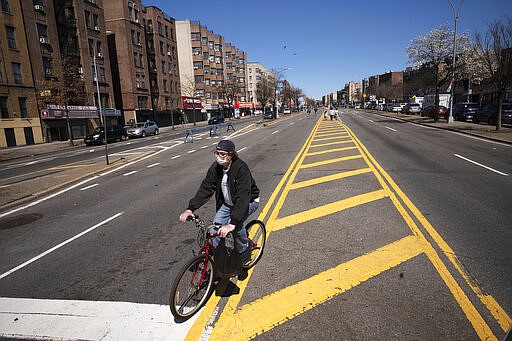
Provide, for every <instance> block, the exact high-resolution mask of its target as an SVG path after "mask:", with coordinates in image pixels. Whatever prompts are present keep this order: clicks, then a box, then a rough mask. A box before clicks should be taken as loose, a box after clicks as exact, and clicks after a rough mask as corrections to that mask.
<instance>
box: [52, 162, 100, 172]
mask: <svg viewBox="0 0 512 341" xmlns="http://www.w3.org/2000/svg"><path fill="white" fill-rule="evenodd" d="M94 165H95V164H94V163H87V164H80V165H64V166H58V167H52V168H48V170H61V169H72V168H81V167H91V166H94Z"/></svg>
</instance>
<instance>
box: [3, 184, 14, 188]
mask: <svg viewBox="0 0 512 341" xmlns="http://www.w3.org/2000/svg"><path fill="white" fill-rule="evenodd" d="M11 186H12V185H1V186H0V188H7V187H11Z"/></svg>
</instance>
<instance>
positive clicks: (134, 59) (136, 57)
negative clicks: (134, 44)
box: [133, 52, 139, 67]
mask: <svg viewBox="0 0 512 341" xmlns="http://www.w3.org/2000/svg"><path fill="white" fill-rule="evenodd" d="M138 60H139V58H138V54H137V52H134V53H133V64H134V65H135V67H137V66H138V64H137V63H138Z"/></svg>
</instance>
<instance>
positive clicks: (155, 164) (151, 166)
mask: <svg viewBox="0 0 512 341" xmlns="http://www.w3.org/2000/svg"><path fill="white" fill-rule="evenodd" d="M159 164H160V162H157V163H154V164H152V165H149V166H148V168H153V167H155V166H158V165H159Z"/></svg>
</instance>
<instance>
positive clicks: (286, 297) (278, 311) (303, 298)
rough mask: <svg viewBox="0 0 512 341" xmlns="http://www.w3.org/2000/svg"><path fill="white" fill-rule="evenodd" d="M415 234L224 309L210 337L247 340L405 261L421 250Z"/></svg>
mask: <svg viewBox="0 0 512 341" xmlns="http://www.w3.org/2000/svg"><path fill="white" fill-rule="evenodd" d="M422 249H423V244H422V243H421V242H419V240H418V238H416V237H415V236H408V237H405V238H402V239H400V240H398V241H396V242H394V243H391V244H388V245H386V246H383V247H381V248H378V249H376V250H374V251H372V252H370V253H368V254H365V255H363V256H360V257H358V258H355V259H352V260H350V261H348V262H346V263H343V264H340V265H338V266H336V267H335V268H332V269H329V270H327V271H324V272H321V273H319V274H317V275H315V276H313V277H310V278H308V279H306V280H303V281H301V282H299V283H297V284H294V285H292V286H289V287H287V288H284V289H282V290H279V291H276V292H274V293H272V294H270V295H268V296H265V297H263V298H261V299H258V300H256V301H254V302H251V303H249V304H246V305H244V306H242V307H241V308H240V309H238V310H233V309H231V310H230V311H225V313H224V314H223V315H222V317H221V318H220V319H219V321H218V322H217V324H216V325H215V328H214V330H213V333H212V335H211V336H210V340H247V339H251V338H253V337H255V336H256V335H258V334H261V333H263V332H266V331H268V330H270V329H272V328H274V327H276V326H278V325H280V324H283V323H285V322H286V321H288V320H289V319H292V318H294V317H296V316H299V315H301V314H303V313H305V312H306V311H308V310H310V309H313V308H314V307H316V306H318V305H320V304H322V303H324V302H327V301H329V300H331V299H332V298H334V297H336V296H338V295H340V294H342V293H344V292H346V291H347V290H350V289H351V288H353V287H355V286H357V285H359V284H361V283H364V282H365V281H367V280H369V279H370V278H373V277H375V276H377V275H379V274H380V273H382V272H384V271H387V270H389V269H391V268H393V267H396V266H398V265H399V264H401V263H403V262H406V261H408V260H410V259H412V258H414V257H416V256H417V255H419V254H420V253H421V252H422Z"/></svg>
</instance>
